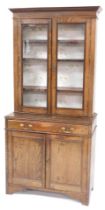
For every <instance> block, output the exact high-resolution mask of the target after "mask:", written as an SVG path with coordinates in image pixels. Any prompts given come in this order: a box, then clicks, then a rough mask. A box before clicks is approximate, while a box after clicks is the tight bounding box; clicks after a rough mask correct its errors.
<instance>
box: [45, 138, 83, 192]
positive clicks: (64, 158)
mask: <svg viewBox="0 0 105 210" xmlns="http://www.w3.org/2000/svg"><path fill="white" fill-rule="evenodd" d="M86 151H87V142H86V140H85V139H83V138H82V137H70V136H59V135H51V136H48V138H47V158H46V159H47V165H46V170H47V172H46V176H47V177H46V186H47V188H50V189H55V190H60V191H65V192H69V191H73V192H81V191H84V190H86V185H85V181H86V178H87V171H86V170H87V169H86V168H87V153H86Z"/></svg>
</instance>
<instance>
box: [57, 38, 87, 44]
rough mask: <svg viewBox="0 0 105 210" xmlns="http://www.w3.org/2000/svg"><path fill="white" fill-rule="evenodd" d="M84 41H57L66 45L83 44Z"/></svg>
mask: <svg viewBox="0 0 105 210" xmlns="http://www.w3.org/2000/svg"><path fill="white" fill-rule="evenodd" d="M84 41H85V40H75V39H74V40H66V39H64V40H63V39H62V40H58V42H59V43H67V44H81V43H84Z"/></svg>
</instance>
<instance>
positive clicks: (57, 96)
mask: <svg viewBox="0 0 105 210" xmlns="http://www.w3.org/2000/svg"><path fill="white" fill-rule="evenodd" d="M52 50H53V56H52V63H53V71H52V75H53V76H52V80H53V83H52V85H53V88H52V95H53V113H57V114H65V115H68V114H70V115H75V116H76V115H79V116H81V115H85V116H86V115H87V113H88V111H89V110H88V107H89V103H90V100H88V97H90V96H89V95H88V90H89V80H88V79H89V71H90V70H89V68H90V66H89V50H90V20H87V19H85V18H75V17H74V18H70V17H58V18H55V19H54V20H53V46H52ZM91 79H92V78H91Z"/></svg>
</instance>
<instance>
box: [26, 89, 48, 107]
mask: <svg viewBox="0 0 105 210" xmlns="http://www.w3.org/2000/svg"><path fill="white" fill-rule="evenodd" d="M23 101H24V105H25V106H28V107H46V106H47V102H46V101H47V98H46V94H45V93H31V92H26V91H24V94H23Z"/></svg>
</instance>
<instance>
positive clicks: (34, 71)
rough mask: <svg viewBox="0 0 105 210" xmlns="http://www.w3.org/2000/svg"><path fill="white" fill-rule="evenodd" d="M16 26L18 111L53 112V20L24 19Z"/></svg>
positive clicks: (16, 93) (16, 95) (16, 96)
mask: <svg viewBox="0 0 105 210" xmlns="http://www.w3.org/2000/svg"><path fill="white" fill-rule="evenodd" d="M16 29H17V34H15V35H14V36H16V37H15V39H14V48H15V61H16V65H15V111H23V112H35V113H50V112H51V110H50V100H51V94H50V83H51V79H50V74H51V21H50V19H44V18H43V19H40V18H38V19H22V20H21V21H19V22H18V23H17V22H16V24H15V25H14V30H15V31H16ZM17 42H18V45H17Z"/></svg>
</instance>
